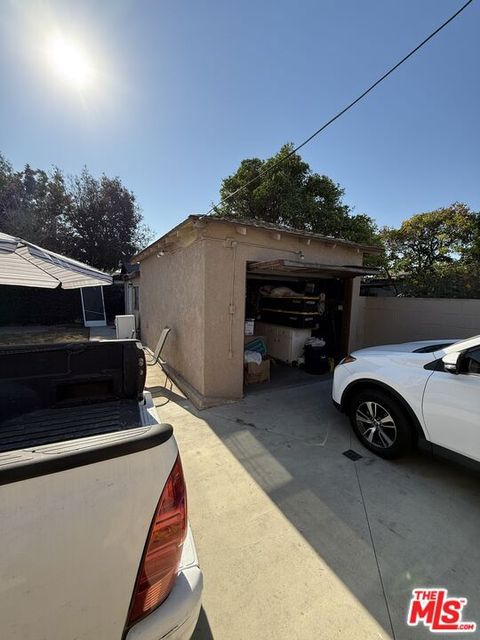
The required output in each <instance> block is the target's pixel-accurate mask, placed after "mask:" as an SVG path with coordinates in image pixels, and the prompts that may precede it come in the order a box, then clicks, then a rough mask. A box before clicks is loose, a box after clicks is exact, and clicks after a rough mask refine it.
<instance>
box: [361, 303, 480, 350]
mask: <svg viewBox="0 0 480 640" xmlns="http://www.w3.org/2000/svg"><path fill="white" fill-rule="evenodd" d="M357 303H358V319H357V322H356V323H355V326H354V328H353V329H354V331H353V335H352V340H351V348H352V349H358V348H361V347H366V346H371V345H378V344H388V343H394V342H407V341H411V340H425V339H430V338H431V339H433V340H436V339H437V338H468V337H470V336H473V335H478V334H480V300H452V299H441V298H435V299H432V298H373V297H372V298H370V297H361V298H358V300H357Z"/></svg>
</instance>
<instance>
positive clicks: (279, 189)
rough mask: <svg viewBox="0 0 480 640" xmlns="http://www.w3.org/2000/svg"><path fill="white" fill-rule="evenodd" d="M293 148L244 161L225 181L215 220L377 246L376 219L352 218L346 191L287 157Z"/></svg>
mask: <svg viewBox="0 0 480 640" xmlns="http://www.w3.org/2000/svg"><path fill="white" fill-rule="evenodd" d="M292 149H293V145H292V144H286V145H284V146H283V147H282V148H281V149H280V151H279V153H277V154H276V155H275V156H273V157H271V158H268V159H267V160H261V159H260V158H250V159H247V160H243V161H242V162H241V163H240V166H239V168H238V169H237V171H236V172H235V173H234V174H233V175H231V176H228V177H227V178H225V179H224V180H223V182H222V186H221V188H220V196H221V200H222V202H221V204H220V205H219V206H217V207H215V209H214V215H217V216H223V217H228V218H236V219H256V220H262V221H264V222H271V223H275V224H279V225H285V226H287V227H291V228H295V229H303V230H305V231H313V232H316V233H321V234H324V235H330V236H334V237H338V238H345V239H348V240H353V241H356V242H364V243H372V242H374V241H375V237H376V227H375V224H374V222H373V220H372V219H371V218H369V217H368V216H366V215H363V214H361V215H352V212H351V210H350V208H349V207H348V205H346V204H345V203H344V202H343V201H342V198H343V195H344V190H343V189H342V187H341V186H340V185H339V184H337V183H335V182H334V181H333V180H331V178H329V177H328V176H325V175H320V174H318V173H314V172H312V170H311V169H310V166H309V165H308V163H306V162H305V161H304V160H302V158H301V156H300V155H299V154H297V153H295V154H293V155H291V156H290V157H288V158H287V156H288V155H289V154H290V153H291V152H292ZM279 161H281V164H280V165H279V166H276V165H277V163H278V162H279ZM252 180H253V182H251V181H252Z"/></svg>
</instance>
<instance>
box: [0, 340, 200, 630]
mask: <svg viewBox="0 0 480 640" xmlns="http://www.w3.org/2000/svg"><path fill="white" fill-rule="evenodd" d="M0 363H1V366H0V484H1V487H0V496H1V498H0V548H1V562H0V638H2V640H159V639H160V638H168V639H169V640H179V639H182V640H184V639H187V638H190V636H191V635H192V633H193V630H194V628H195V625H196V622H197V618H198V615H199V611H200V606H201V601H200V599H201V592H202V573H201V571H200V568H199V565H198V560H197V555H196V551H195V546H194V542H193V538H192V534H191V531H190V528H189V525H188V518H187V504H186V492H185V483H184V478H183V472H182V466H181V463H180V457H179V453H178V449H177V444H176V442H175V438H174V436H173V433H172V427H171V426H170V425H166V424H161V423H160V421H159V419H158V416H157V414H156V411H155V408H154V406H153V403H152V399H151V396H150V395H149V394H148V393H146V392H144V382H145V370H146V366H145V357H144V353H143V350H142V349H141V346H140V345H139V343H137V342H136V341H134V340H125V341H111V342H98V343H93V342H90V343H72V344H59V345H38V346H34V347H32V346H29V347H7V348H0Z"/></svg>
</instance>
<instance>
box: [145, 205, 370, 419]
mask: <svg viewBox="0 0 480 640" xmlns="http://www.w3.org/2000/svg"><path fill="white" fill-rule="evenodd" d="M377 251H378V249H377V248H376V247H369V246H365V245H360V244H356V243H352V242H349V241H346V240H340V239H336V238H331V237H324V236H321V235H319V234H315V233H309V232H304V231H297V230H292V229H284V228H281V227H278V226H274V225H269V224H267V223H259V222H253V221H240V220H226V219H222V218H215V217H207V216H189V217H188V218H187V219H186V220H185V221H184V222H182V223H181V224H180V225H178V226H177V227H175V228H174V229H172V230H171V231H170V232H169V233H167V234H166V235H165V236H163V237H162V238H160V239H159V240H157V241H156V242H154V243H153V244H151V245H150V246H149V247H147V248H146V249H145V250H144V251H142V252H141V253H139V254H138V255H137V256H135V258H134V261H138V262H139V263H140V270H141V278H142V289H141V292H140V319H141V332H142V334H141V337H142V342H143V343H144V344H146V345H147V346H148V347H149V348H151V349H154V348H155V345H156V343H157V341H158V339H159V336H160V333H161V331H162V329H163V328H164V327H166V326H168V327H170V328H171V334H170V336H169V338H168V341H167V343H166V346H165V350H164V352H163V356H164V358H165V360H166V362H167V365H166V369H167V370H168V372H169V374H170V375H171V376H172V378H173V379H174V380H175V381H176V383H177V384H178V385H179V386H180V387H181V388H182V389H183V390H184V392H185V393H187V395H189V397H190V398H191V400H192V401H193V402H194V403H195V404H196V405H197V406H199V407H206V406H212V405H214V404H221V403H224V402H228V401H231V400H238V399H240V398H241V397H242V396H243V393H244V346H245V336H244V333H245V331H244V330H245V318H246V314H247V312H248V311H249V296H250V294H251V291H252V290H253V289H255V282H257V283H258V282H259V281H262V282H263V283H266V282H268V283H270V284H271V285H272V286H273V285H275V284H281V285H288V284H290V285H291V286H292V288H295V290H298V291H299V292H303V291H305V290H306V286H307V283H308V285H309V286H310V287H312V291H313V292H314V295H317V294H318V291H319V290H320V289H322V286H323V288H324V289H325V290H326V291H334V292H335V293H334V295H333V294H332V296H330V294H328V297H327V300H328V301H329V302H331V305H332V309H333V308H335V314H336V315H335V323H336V328H337V329H336V333H335V336H336V337H335V351H334V353H335V359H338V358H339V357H341V356H342V355H344V354H345V353H346V352H347V351H348V350H349V349H351V348H352V347H353V346H355V345H353V343H352V340H353V335H354V331H353V327H354V325H355V323H356V318H357V314H358V308H359V304H358V297H359V288H360V283H359V280H360V276H361V275H363V274H365V273H369V272H371V270H369V269H367V268H365V267H364V266H363V261H364V255H365V254H368V253H376V252H377ZM321 283H324V285H322V286H321ZM299 295H303V293H299ZM332 317H333V316H332Z"/></svg>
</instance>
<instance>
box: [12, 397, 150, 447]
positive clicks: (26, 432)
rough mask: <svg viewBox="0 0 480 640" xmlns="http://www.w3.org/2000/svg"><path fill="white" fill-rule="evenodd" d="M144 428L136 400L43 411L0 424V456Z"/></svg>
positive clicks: (23, 415) (33, 412)
mask: <svg viewBox="0 0 480 640" xmlns="http://www.w3.org/2000/svg"><path fill="white" fill-rule="evenodd" d="M141 424H142V422H141V416H140V407H139V404H138V400H137V399H133V400H132V399H123V400H114V401H110V402H97V403H94V404H87V405H80V406H74V407H54V408H52V407H50V408H48V409H40V410H37V411H32V412H30V413H25V414H22V415H21V416H17V417H15V418H11V419H10V420H6V421H4V422H2V423H0V453H5V452H7V451H14V450H16V449H25V448H29V449H30V448H32V447H36V446H40V445H44V444H50V443H52V442H62V441H65V440H75V439H77V438H85V437H89V436H96V435H101V434H104V433H112V432H116V431H124V430H126V429H133V428H134V427H139V426H140V425H141Z"/></svg>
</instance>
